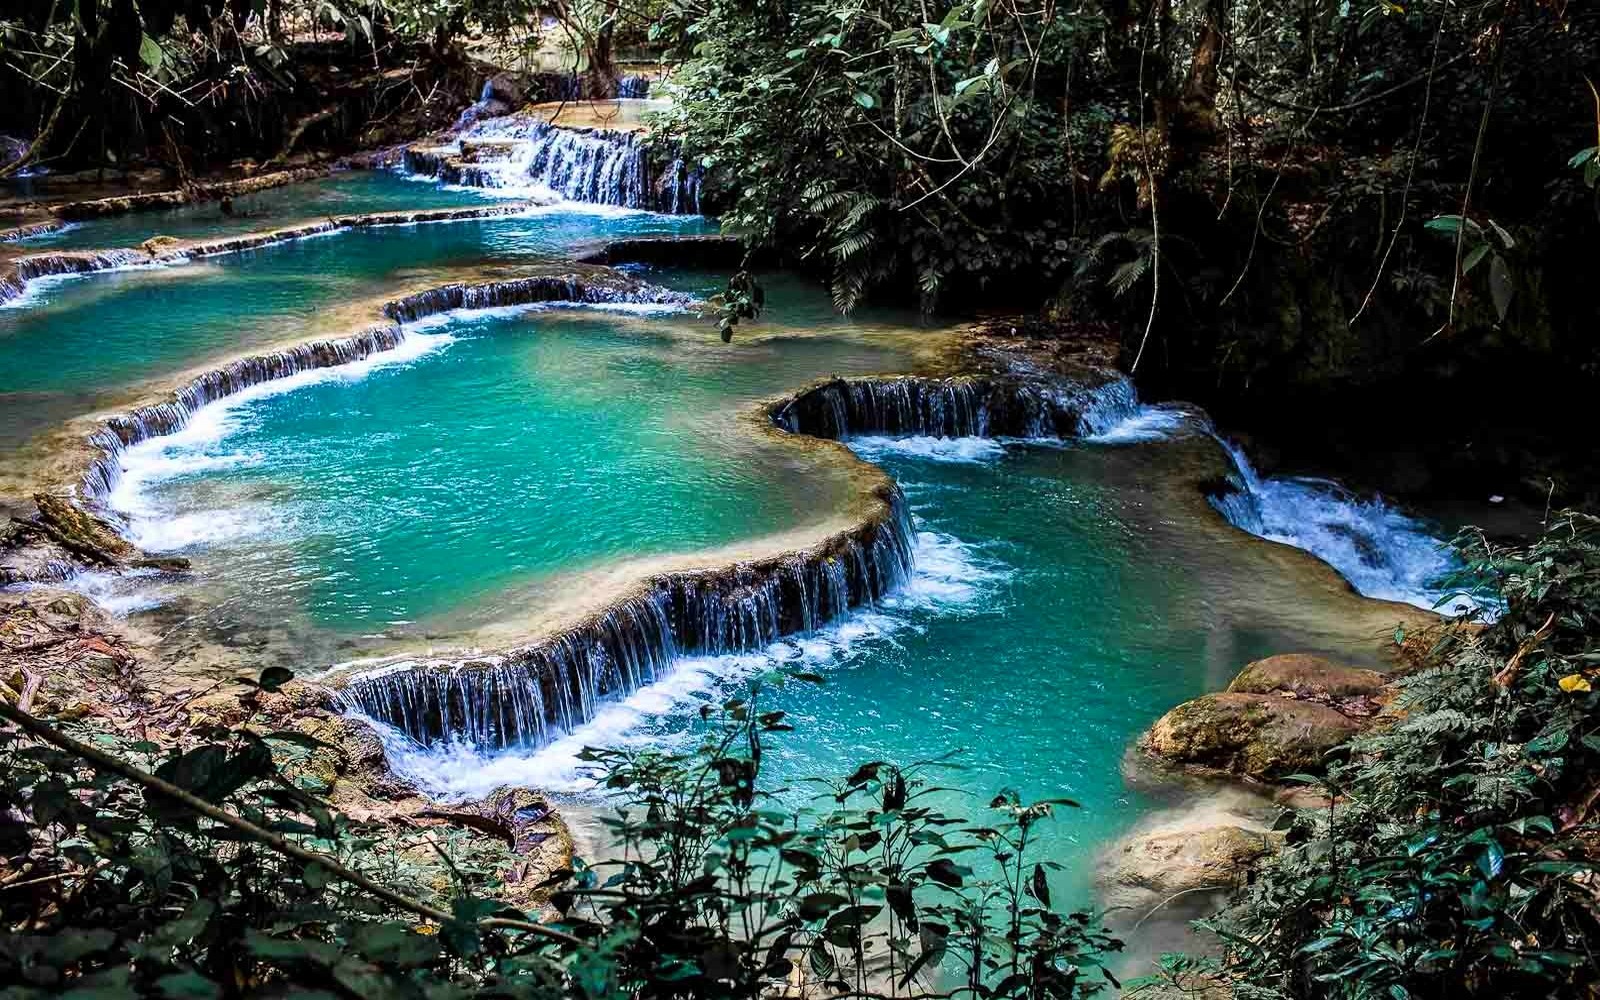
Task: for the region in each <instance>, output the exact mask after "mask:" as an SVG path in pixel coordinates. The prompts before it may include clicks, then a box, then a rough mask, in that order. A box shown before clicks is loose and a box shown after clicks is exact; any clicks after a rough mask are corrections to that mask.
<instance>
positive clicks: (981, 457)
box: [845, 434, 1006, 465]
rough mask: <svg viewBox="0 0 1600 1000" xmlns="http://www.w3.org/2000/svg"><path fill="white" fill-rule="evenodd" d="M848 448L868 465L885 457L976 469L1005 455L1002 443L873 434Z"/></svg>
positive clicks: (987, 439) (847, 442) (860, 438)
mask: <svg viewBox="0 0 1600 1000" xmlns="http://www.w3.org/2000/svg"><path fill="white" fill-rule="evenodd" d="M845 444H847V445H849V446H850V450H851V451H853V452H855V453H856V454H857V455H860V456H861V457H862V458H864V459H866V460H867V461H869V462H870V461H875V460H877V459H878V458H881V457H882V456H884V455H902V456H906V457H909V458H920V459H924V460H927V461H930V462H955V463H959V464H968V465H977V464H981V463H984V462H991V461H994V460H995V459H997V458H999V457H1000V456H1002V455H1004V454H1005V451H1006V448H1005V445H1004V444H1003V443H1001V442H1000V441H998V440H996V439H994V438H981V437H954V438H951V437H929V436H927V435H918V436H916V437H888V436H884V435H876V434H874V435H863V436H860V437H853V438H850V439H849V440H847V441H846V442H845Z"/></svg>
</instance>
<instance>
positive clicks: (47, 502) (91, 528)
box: [33, 493, 139, 565]
mask: <svg viewBox="0 0 1600 1000" xmlns="http://www.w3.org/2000/svg"><path fill="white" fill-rule="evenodd" d="M33 502H34V503H35V504H37V505H38V508H39V518H38V521H37V524H38V527H39V528H40V529H41V530H43V531H44V532H45V533H46V534H48V535H49V536H50V537H51V538H52V539H53V540H55V541H56V542H57V543H58V544H60V545H61V546H62V547H63V548H65V549H66V550H67V551H69V552H71V553H72V554H74V555H76V556H78V557H79V558H82V559H85V560H88V561H89V562H92V563H98V564H101V565H114V564H116V563H119V562H122V561H124V560H127V559H132V558H134V557H136V556H137V555H138V554H139V550H138V549H136V548H134V547H133V545H132V544H131V543H129V542H128V540H127V539H125V538H123V537H122V536H121V535H119V534H117V531H116V529H115V528H113V527H112V526H111V525H110V524H109V523H107V522H106V520H105V519H104V518H102V517H100V516H99V515H98V514H95V513H92V512H91V511H89V510H88V509H87V508H85V507H82V506H80V505H79V504H77V503H75V502H74V501H73V500H71V499H70V498H68V497H60V496H55V495H53V494H49V493H40V494H38V495H37V496H35V497H34V498H33Z"/></svg>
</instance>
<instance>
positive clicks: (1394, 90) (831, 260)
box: [656, 0, 1600, 447]
mask: <svg viewBox="0 0 1600 1000" xmlns="http://www.w3.org/2000/svg"><path fill="white" fill-rule="evenodd" d="M656 34H657V38H658V39H659V40H660V41H661V42H662V43H663V44H665V45H668V46H669V47H670V51H671V52H673V53H674V54H675V55H676V56H678V57H679V58H682V59H683V60H684V63H683V65H682V67H681V68H680V69H679V71H678V72H677V73H676V75H675V77H674V83H675V84H676V87H675V94H676V96H677V97H678V99H679V103H678V105H677V107H676V108H675V109H674V110H673V111H672V113H671V114H670V116H669V117H668V120H667V123H668V130H669V131H670V132H672V133H673V134H674V135H677V136H681V137H682V139H683V141H684V142H686V143H687V145H688V147H689V149H690V151H691V152H692V153H693V154H694V155H695V156H697V157H699V158H700V162H702V163H704V164H707V165H710V166H711V167H712V168H713V173H714V174H715V175H716V176H717V177H718V178H720V183H721V200H722V203H723V204H724V205H725V206H726V212H725V213H724V215H723V221H724V224H725V225H726V226H729V227H731V228H733V229H735V230H736V231H740V232H743V233H745V234H746V235H748V236H749V237H750V239H751V240H752V241H753V242H754V243H756V244H757V245H760V246H766V247H770V248H773V249H775V250H777V251H779V252H781V253H782V254H784V255H786V256H788V257H790V258H793V259H798V260H800V261H803V262H805V263H806V264H808V265H809V266H811V267H812V268H814V269H815V270H816V271H817V272H818V273H820V274H821V275H823V276H824V277H826V278H827V279H828V280H829V281H830V283H831V285H832V288H833V293H834V298H835V301H836V303H837V304H838V305H839V307H841V308H850V307H852V306H854V305H856V304H857V303H860V302H862V301H863V300H865V299H866V298H867V297H869V296H874V295H875V296H877V297H879V298H890V299H897V298H898V299H914V298H920V299H921V300H922V302H923V303H924V305H927V306H937V307H940V308H943V309H956V310H960V309H963V308H968V307H992V306H996V305H998V306H1000V307H1003V308H1004V307H1011V308H1016V307H1024V308H1026V307H1032V306H1042V307H1043V308H1044V309H1045V310H1046V312H1048V313H1049V314H1051V315H1052V316H1054V317H1055V318H1057V319H1062V320H1067V321H1080V320H1095V321H1103V320H1111V321H1114V322H1115V323H1116V324H1117V326H1118V328H1119V329H1120V330H1121V331H1122V336H1123V347H1124V363H1125V365H1128V366H1130V367H1133V366H1137V368H1138V373H1139V374H1140V375H1141V377H1142V378H1144V379H1148V380H1150V381H1149V383H1148V384H1150V385H1151V387H1152V388H1153V389H1154V390H1155V391H1158V392H1161V391H1167V392H1173V393H1182V394H1184V395H1186V396H1189V397H1194V396H1201V397H1202V400H1203V401H1204V402H1207V403H1208V404H1210V405H1212V406H1213V408H1214V409H1219V410H1220V409H1224V408H1225V406H1226V403H1228V402H1229V401H1231V400H1235V399H1238V398H1241V397H1246V396H1249V395H1252V394H1253V395H1255V396H1263V395H1266V394H1272V393H1281V394H1282V395H1283V396H1284V397H1285V398H1286V399H1288V400H1291V401H1292V400H1296V399H1298V400H1300V401H1302V402H1303V401H1304V398H1305V397H1304V395H1303V394H1301V395H1299V396H1296V395H1295V394H1296V392H1297V391H1298V390H1297V389H1296V386H1320V385H1324V384H1331V383H1346V384H1348V383H1352V382H1355V383H1360V382H1367V383H1370V382H1373V381H1376V380H1378V379H1380V378H1381V379H1395V380H1399V381H1400V382H1401V383H1402V384H1406V385H1409V386H1411V387H1413V389H1414V391H1415V390H1422V389H1425V387H1422V386H1419V385H1418V384H1417V382H1416V379H1417V378H1418V377H1420V376H1426V377H1429V378H1432V377H1436V376H1455V375H1460V374H1461V373H1462V372H1463V371H1468V372H1471V371H1478V372H1483V373H1485V376H1486V378H1485V381H1486V383H1488V382H1492V377H1490V376H1489V375H1488V374H1487V373H1494V374H1495V375H1504V374H1506V373H1507V372H1510V371H1518V372H1528V373H1529V374H1534V373H1537V374H1538V375H1540V376H1541V377H1559V378H1562V379H1566V378H1569V377H1572V378H1577V377H1582V378H1588V377H1590V376H1592V375H1594V374H1600V354H1597V353H1596V347H1595V341H1594V338H1593V337H1592V336H1591V335H1590V331H1592V329H1593V326H1594V323H1595V321H1596V318H1597V311H1596V305H1595V302H1594V300H1593V297H1592V296H1590V295H1589V294H1588V292H1587V288H1586V284H1585V281H1584V276H1585V274H1586V271H1587V268H1588V266H1589V265H1588V262H1589V261H1590V259H1591V257H1592V247H1593V244H1594V240H1595V238H1596V236H1597V235H1600V202H1597V200H1596V192H1595V189H1594V184H1593V181H1594V177H1595V171H1597V170H1600V166H1595V165H1594V164H1595V162H1596V161H1595V160H1594V159H1593V157H1592V156H1591V155H1589V154H1587V153H1586V152H1585V151H1586V150H1588V149H1589V148H1591V147H1593V146H1594V145H1595V144H1596V143H1597V141H1600V139H1597V135H1600V106H1597V103H1596V102H1597V98H1596V96H1595V95H1594V93H1593V92H1592V91H1591V88H1590V85H1589V83H1588V82H1587V81H1588V80H1600V11H1596V10H1595V9H1594V8H1592V7H1591V6H1584V5H1577V4H1562V3H1548V2H1539V3H1499V2H1493V0H1489V2H1474V3H1466V4H1456V3H1448V4H1447V3H1441V2H1432V0H1428V2H1423V3H1417V4H1404V5H1400V4H1391V3H1386V2H1385V3H1377V4H1371V5H1368V4H1354V5H1352V4H1343V3H1333V2H1325V0H1305V2H1296V3H1291V4H1260V3H1254V2H1231V0H1190V2H1187V3H1171V2H1170V0H1160V2H1157V0H1149V2H1109V0H1105V2H1102V0H1094V2H1067V0H1046V2H1044V3H1041V4H1034V5H1024V4H1015V3H1009V2H1006V0H961V2H955V3H950V4H942V5H940V4H929V3H927V2H926V0H875V2H873V3H869V4H865V5H862V4H854V3H841V2H838V0H788V2H777V0H768V2H748V0H675V2H673V3H672V4H670V5H669V8H668V12H667V14H666V15H665V16H664V17H663V19H662V21H661V24H660V26H659V27H658V29H657V32H656ZM1463 217H1464V218H1465V219H1466V220H1467V221H1466V223H1465V224H1464V225H1461V224H1458V222H1457V221H1456V220H1459V219H1461V218H1463ZM1455 388H1456V389H1457V391H1459V389H1460V382H1457V383H1455ZM1388 398H1389V399H1390V400H1394V399H1397V398H1401V397H1399V396H1396V395H1395V394H1394V393H1390V394H1388ZM1424 398H1427V399H1428V402H1425V403H1424V402H1419V404H1418V410H1419V414H1418V416H1419V418H1420V415H1421V414H1422V413H1426V412H1428V409H1429V407H1430V406H1431V405H1432V400H1431V397H1424ZM1395 419H1404V418H1395ZM1389 422H1391V423H1392V422H1394V420H1390V421H1389ZM1485 437H1486V436H1485V435H1482V434H1479V435H1477V436H1476V437H1475V438H1471V439H1470V440H1474V441H1476V442H1477V443H1478V444H1479V446H1480V447H1482V443H1483V441H1484V440H1485ZM1463 444H1465V442H1463Z"/></svg>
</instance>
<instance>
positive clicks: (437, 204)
mask: <svg viewBox="0 0 1600 1000" xmlns="http://www.w3.org/2000/svg"><path fill="white" fill-rule="evenodd" d="M492 194H493V192H487V191H470V190H464V189H459V188H442V187H438V186H437V185H432V184H418V183H415V182H414V181H410V180H407V179H406V178H405V177H403V176H401V175H399V174H394V173H389V172H386V171H373V170H360V171H352V172H349V173H343V174H335V175H333V176H331V177H328V178H325V179H322V180H315V181H308V182H306V183H304V184H291V185H287V186H284V187H277V188H268V189H266V190H264V191H257V192H254V193H252V194H245V195H239V196H238V197H236V198H234V199H233V204H232V211H231V212H228V213H224V212H223V210H222V205H221V203H220V202H217V201H207V202H200V203H199V204H195V205H186V206H184V207H182V208H173V209H163V210H159V211H148V212H130V213H127V214H125V215H111V216H106V217H105V218H101V219H93V220H85V221H83V222H75V223H71V224H69V225H68V226H67V227H66V228H64V229H60V230H56V231H55V232H51V233H46V234H44V235H42V236H34V237H31V238H29V239H26V240H22V241H20V242H19V243H18V244H17V245H18V246H19V247H20V248H22V249H24V250H36V251H43V250H78V249H85V248H97V249H98V248H101V247H128V246H138V245H139V244H141V243H143V242H144V241H145V240H147V239H149V238H151V237H152V236H173V237H177V238H179V239H203V238H207V237H216V236H232V235H236V234H239V233H247V232H253V231H256V230H262V229H278V228H282V227H285V226H290V225H294V224H296V223H302V222H310V221H316V220H318V219H325V218H328V217H329V216H343V215H359V214H363V213H368V212H387V211H405V210H413V209H426V208H463V207H467V206H472V205H483V204H493V203H494V201H496V200H498V199H496V198H493V197H491V195H492Z"/></svg>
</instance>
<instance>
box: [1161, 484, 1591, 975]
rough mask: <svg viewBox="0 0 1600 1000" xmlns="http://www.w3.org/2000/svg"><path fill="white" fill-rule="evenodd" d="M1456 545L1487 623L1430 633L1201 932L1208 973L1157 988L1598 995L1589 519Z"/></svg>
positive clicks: (1177, 969) (1193, 967) (1558, 520)
mask: <svg viewBox="0 0 1600 1000" xmlns="http://www.w3.org/2000/svg"><path fill="white" fill-rule="evenodd" d="M1463 542H1464V546H1465V549H1466V551H1468V552H1469V553H1470V554H1471V555H1472V557H1473V558H1472V561H1471V563H1470V566H1469V567H1468V570H1467V571H1466V573H1465V574H1464V576H1463V579H1462V581H1461V582H1462V583H1463V584H1465V585H1467V587H1468V589H1469V590H1470V591H1471V592H1473V593H1477V594H1482V593H1485V592H1488V593H1493V594H1496V595H1498V598H1499V601H1500V602H1501V604H1500V606H1499V607H1498V609H1497V610H1498V617H1496V618H1495V620H1494V621H1493V622H1492V623H1487V624H1486V623H1485V622H1484V621H1482V620H1481V616H1480V615H1478V614H1472V615H1468V616H1466V617H1464V618H1461V619H1458V620H1456V621H1454V622H1452V623H1450V624H1449V625H1448V626H1447V627H1445V628H1443V629H1441V630H1440V631H1439V633H1438V634H1437V635H1436V636H1434V637H1433V641H1432V643H1431V646H1429V647H1428V648H1427V649H1426V652H1425V654H1424V655H1423V657H1422V660H1421V662H1420V663H1419V664H1418V666H1417V668H1416V670H1415V671H1414V672H1413V673H1412V674H1410V675H1409V676H1408V677H1407V678H1406V679H1405V680H1404V681H1403V682H1402V684H1401V691H1400V696H1399V699H1398V700H1397V702H1396V703H1395V704H1394V705H1393V706H1391V714H1392V716H1393V721H1392V724H1390V725H1386V726H1382V727H1380V728H1378V729H1376V730H1374V731H1372V732H1371V733H1369V734H1368V735H1365V736H1363V737H1360V738H1358V739H1356V740H1355V741H1353V742H1352V743H1351V744H1349V745H1348V747H1346V748H1345V749H1344V751H1343V752H1342V753H1341V754H1339V758H1338V759H1337V760H1336V761H1335V762H1334V763H1333V764H1332V766H1331V767H1330V768H1329V770H1328V774H1327V776H1326V778H1320V779H1314V778H1307V779H1305V780H1307V781H1308V782H1310V783H1313V784H1315V785H1316V786H1318V787H1320V788H1321V789H1322V790H1323V792H1324V793H1325V795H1326V796H1327V797H1328V803H1329V804H1328V806H1327V808H1325V809H1323V810H1320V811H1319V812H1317V813H1315V814H1300V815H1297V816H1292V817H1288V818H1287V822H1286V826H1285V831H1286V834H1287V837H1288V846H1287V847H1286V849H1285V850H1284V852H1283V853H1282V855H1281V856H1280V857H1279V858H1278V859H1277V860H1276V861H1274V862H1272V863H1270V864H1269V865H1267V866H1266V867H1265V868H1264V869H1263V870H1262V871H1261V872H1260V873H1259V877H1258V878H1257V879H1256V881H1255V884H1254V885H1253V886H1252V887H1251V888H1250V889H1249V890H1247V891H1246V893H1245V894H1244V895H1243V896H1242V898H1241V899H1240V900H1239V901H1238V903H1237V905H1236V906H1235V907H1234V908H1233V909H1231V910H1229V911H1228V912H1226V913H1225V914H1224V915H1223V916H1222V917H1220V918H1218V919H1217V920H1215V921H1211V922H1209V926H1210V927H1212V928H1213V929H1214V930H1216V931H1217V932H1218V933H1219V934H1220V935H1221V937H1222V940H1223V942H1224V944H1225V946H1226V949H1227V951H1226V956H1225V960H1224V961H1223V963H1222V964H1221V965H1220V966H1210V967H1203V968H1202V967H1200V966H1198V965H1197V963H1195V962H1194V961H1193V960H1188V961H1177V962H1173V963H1170V964H1169V966H1168V972H1169V974H1172V975H1174V976H1180V977H1181V976H1192V975H1194V974H1196V972H1197V971H1198V972H1201V973H1203V974H1204V975H1207V976H1211V977H1214V978H1221V979H1222V980H1224V981H1226V982H1229V983H1234V984H1238V985H1239V987H1240V988H1241V989H1242V990H1254V991H1256V993H1259V994H1262V995H1273V996H1293V997H1350V998H1358V997H1359V998H1366V997H1395V998H1401V997H1429V996H1443V995H1447V994H1448V995H1456V996H1483V997H1509V996H1580V995H1587V994H1589V993H1591V992H1592V991H1593V990H1594V989H1595V987H1596V984H1597V983H1600V963H1597V962H1596V953H1595V951H1594V947H1595V942H1596V941H1600V903H1597V901H1596V898H1595V895H1594V892H1593V879H1594V877H1595V876H1594V872H1595V864H1594V858H1595V847H1596V845H1597V844H1600V814H1597V812H1596V807H1597V805H1600V781H1597V779H1596V778H1595V774H1596V773H1597V770H1600V690H1597V688H1600V638H1597V637H1600V519H1597V518H1595V517H1593V516H1591V515H1586V514H1580V513H1576V512H1571V511H1569V512H1565V513H1562V514H1560V515H1558V516H1556V517H1555V518H1554V519H1552V520H1551V522H1550V524H1549V526H1548V528H1547V529H1546V531H1545V532H1544V534H1543V536H1542V537H1540V538H1539V539H1537V540H1536V541H1534V542H1533V543H1532V544H1530V545H1527V546H1525V547H1519V546H1500V545H1496V544H1494V543H1492V542H1491V541H1489V540H1488V539H1487V538H1486V537H1485V536H1483V535H1481V534H1476V533H1474V534H1469V535H1468V536H1466V537H1465V538H1464V539H1463ZM1485 588H1487V590H1485ZM1411 638H1412V641H1413V642H1414V641H1415V639H1416V637H1411Z"/></svg>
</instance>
